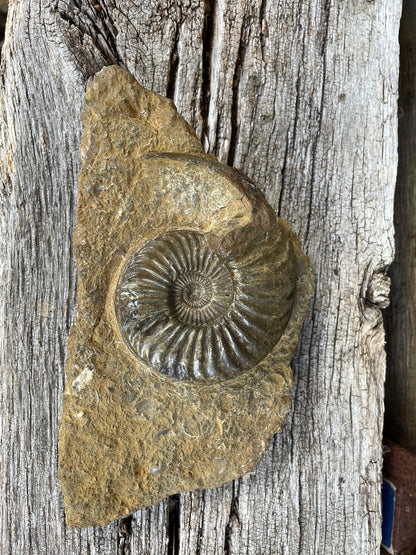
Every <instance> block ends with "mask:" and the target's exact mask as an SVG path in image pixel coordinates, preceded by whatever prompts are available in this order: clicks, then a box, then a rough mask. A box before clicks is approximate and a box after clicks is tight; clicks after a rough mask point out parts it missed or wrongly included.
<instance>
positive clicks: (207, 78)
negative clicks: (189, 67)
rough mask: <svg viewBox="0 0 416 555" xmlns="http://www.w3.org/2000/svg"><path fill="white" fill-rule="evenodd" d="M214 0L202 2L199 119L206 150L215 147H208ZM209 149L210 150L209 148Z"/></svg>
mask: <svg viewBox="0 0 416 555" xmlns="http://www.w3.org/2000/svg"><path fill="white" fill-rule="evenodd" d="M215 9H216V2H215V0H205V2H204V28H203V30H202V85H201V88H202V91H201V118H202V130H201V141H202V144H203V145H204V147H205V149H206V150H208V149H209V150H210V151H211V152H212V150H213V149H214V146H215V145H209V123H208V118H209V104H210V101H211V69H212V67H211V66H212V49H213V44H214V31H215ZM210 147H211V148H210Z"/></svg>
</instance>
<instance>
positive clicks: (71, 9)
mask: <svg viewBox="0 0 416 555" xmlns="http://www.w3.org/2000/svg"><path fill="white" fill-rule="evenodd" d="M57 12H58V14H59V16H60V17H61V19H62V20H63V21H65V22H67V23H68V24H69V29H67V30H65V31H64V33H65V35H66V37H67V39H68V45H69V47H70V48H72V49H74V50H75V51H76V50H77V49H79V44H78V43H79V42H81V44H83V43H84V42H85V37H89V38H90V39H91V41H92V43H93V45H94V46H95V48H96V49H97V50H98V51H99V53H100V54H101V56H102V57H103V58H104V60H105V62H106V63H107V64H108V65H111V64H119V65H120V62H121V60H120V56H119V54H118V51H117V43H116V37H117V30H116V27H115V25H114V22H113V20H112V18H111V15H110V14H109V12H108V9H107V7H105V5H103V4H100V3H98V2H95V3H94V4H91V3H90V2H89V1H87V2H83V1H81V0H69V2H63V1H61V0H60V1H58V3H57ZM74 29H76V30H77V31H78V33H79V40H77V38H76V36H75V34H74V31H73V30H74Z"/></svg>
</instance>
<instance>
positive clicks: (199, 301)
mask: <svg viewBox="0 0 416 555" xmlns="http://www.w3.org/2000/svg"><path fill="white" fill-rule="evenodd" d="M209 285H210V284H209ZM209 289H211V287H210V288H209ZM182 299H183V302H184V303H185V304H187V305H188V306H190V307H192V308H202V307H204V306H206V305H207V304H208V303H209V301H210V300H211V292H210V291H207V287H204V286H203V285H202V284H201V283H197V282H191V283H188V284H187V285H185V287H184V288H183V289H182Z"/></svg>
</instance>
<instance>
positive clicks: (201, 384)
mask: <svg viewBox="0 0 416 555" xmlns="http://www.w3.org/2000/svg"><path fill="white" fill-rule="evenodd" d="M83 126H84V134H83V139H82V144H81V157H82V168H81V172H80V176H79V190H78V212H77V228H76V231H75V233H74V249H75V254H76V261H77V267H78V271H79V285H78V314H77V320H76V323H75V325H74V326H73V329H72V331H71V335H70V338H69V355H68V361H67V365H66V388H65V392H64V409H63V415H62V422H61V435H60V449H59V476H60V480H61V483H62V489H63V493H64V500H65V510H66V518H67V522H68V524H69V525H72V526H77V527H84V526H90V525H96V524H107V523H109V522H110V521H112V520H114V519H116V518H119V517H122V516H126V515H127V514H129V513H132V512H134V511H135V510H137V509H139V508H141V507H145V506H148V505H152V504H155V503H157V502H159V501H160V500H162V499H163V498H164V497H166V496H168V495H170V494H174V493H177V492H185V491H190V490H193V489H197V488H214V487H217V486H219V485H221V484H223V483H224V482H227V481H229V480H232V479H234V478H237V477H239V476H241V475H243V474H245V473H247V472H248V471H249V470H251V469H253V468H254V467H255V466H256V465H257V463H258V462H259V461H260V460H261V458H262V456H263V454H264V451H265V450H266V448H267V447H268V445H269V442H270V438H271V436H272V435H273V434H274V433H276V432H278V431H279V430H280V429H281V426H282V423H283V420H284V418H285V416H286V414H287V412H288V411H289V410H290V406H291V402H290V391H291V387H292V373H291V369H290V361H291V358H292V356H293V353H294V350H295V348H296V344H297V340H298V334H299V331H300V328H301V326H302V322H303V319H304V316H305V314H306V310H307V305H308V300H309V297H310V295H311V292H312V289H313V286H312V282H313V276H312V271H311V269H310V266H309V263H308V261H307V259H306V257H305V255H303V254H302V252H301V251H300V248H299V244H298V240H297V238H296V236H295V234H294V232H293V231H292V230H291V228H290V227H289V225H288V224H287V223H286V222H284V221H282V220H280V219H278V218H277V217H276V216H275V214H274V212H273V210H272V209H271V207H270V206H269V205H268V204H267V202H266V201H265V199H264V197H263V195H262V193H261V192H260V191H259V190H258V189H257V188H256V187H255V186H254V185H253V184H252V183H251V182H250V181H249V180H248V179H247V178H246V177H245V176H243V175H242V174H241V173H240V172H238V171H236V170H233V169H231V168H228V167H226V166H224V165H222V164H220V163H218V161H217V160H216V159H215V158H214V157H212V156H209V155H206V154H204V152H203V149H202V146H201V144H200V142H199V141H198V139H197V138H196V137H195V134H194V132H193V130H192V129H191V128H190V127H189V125H188V124H187V123H186V122H185V120H184V119H183V118H181V117H180V116H179V115H178V113H177V111H176V109H175V106H174V105H173V103H172V102H171V101H170V100H167V99H166V98H162V97H160V96H158V95H156V94H155V93H153V92H150V91H148V90H146V89H144V88H143V87H141V86H140V85H139V84H138V83H137V82H136V81H135V79H134V78H133V77H132V76H131V75H130V74H129V73H128V72H127V71H126V70H124V69H122V68H120V67H118V66H111V67H107V68H105V69H104V70H102V71H101V72H100V73H99V74H98V75H97V76H96V77H95V78H94V79H93V80H92V82H91V83H90V85H89V87H88V89H87V93H86V98H85V109H84V113H83Z"/></svg>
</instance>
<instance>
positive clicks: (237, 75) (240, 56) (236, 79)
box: [227, 21, 247, 166]
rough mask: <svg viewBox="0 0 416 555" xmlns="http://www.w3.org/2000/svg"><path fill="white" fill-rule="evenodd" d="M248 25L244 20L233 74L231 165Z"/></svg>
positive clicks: (234, 147) (232, 163) (237, 122)
mask: <svg viewBox="0 0 416 555" xmlns="http://www.w3.org/2000/svg"><path fill="white" fill-rule="evenodd" d="M246 29H247V27H246V26H245V22H244V21H243V23H242V26H241V32H240V44H239V46H238V53H237V60H236V64H235V70H234V76H233V99H232V104H231V137H230V148H229V151H228V159H227V164H228V165H229V166H233V165H234V160H235V151H236V147H237V142H238V135H239V131H240V125H239V121H238V119H239V117H238V112H239V89H240V79H241V74H242V68H243V64H244V58H245V55H246V50H247V31H246Z"/></svg>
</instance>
